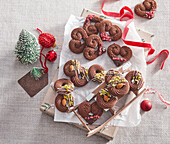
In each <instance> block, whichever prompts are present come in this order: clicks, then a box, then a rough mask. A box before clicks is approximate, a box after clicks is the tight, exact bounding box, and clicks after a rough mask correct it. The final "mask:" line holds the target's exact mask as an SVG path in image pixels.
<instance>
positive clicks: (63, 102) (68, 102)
mask: <svg viewBox="0 0 170 144" xmlns="http://www.w3.org/2000/svg"><path fill="white" fill-rule="evenodd" d="M73 104H74V101H73V96H72V95H71V93H69V94H65V95H63V94H58V95H57V97H56V98H55V106H56V108H57V109H58V110H59V111H60V112H66V111H67V110H68V107H72V106H73Z"/></svg>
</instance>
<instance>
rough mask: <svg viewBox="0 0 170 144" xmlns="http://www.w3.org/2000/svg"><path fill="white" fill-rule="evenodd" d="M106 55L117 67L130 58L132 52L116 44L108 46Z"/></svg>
mask: <svg viewBox="0 0 170 144" xmlns="http://www.w3.org/2000/svg"><path fill="white" fill-rule="evenodd" d="M107 53H108V55H109V57H110V58H111V59H112V60H113V62H114V63H115V65H116V66H117V67H118V66H121V65H122V64H123V63H125V62H127V61H128V60H130V58H131V57H132V50H131V49H130V48H129V47H127V46H122V47H120V46H119V45H118V44H112V45H110V46H109V47H108V49H107Z"/></svg>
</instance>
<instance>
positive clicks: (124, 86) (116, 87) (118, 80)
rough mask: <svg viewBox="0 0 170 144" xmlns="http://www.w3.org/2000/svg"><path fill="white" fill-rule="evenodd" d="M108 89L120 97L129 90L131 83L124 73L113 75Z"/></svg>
mask: <svg viewBox="0 0 170 144" xmlns="http://www.w3.org/2000/svg"><path fill="white" fill-rule="evenodd" d="M107 88H108V91H109V93H110V94H111V95H114V96H117V97H118V99H120V98H121V97H123V96H125V95H126V94H127V93H128V92H129V89H130V87H129V83H128V81H127V80H126V79H125V78H124V77H123V75H120V76H113V77H112V78H111V79H110V81H109V83H108V85H107Z"/></svg>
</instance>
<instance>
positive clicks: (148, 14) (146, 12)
mask: <svg viewBox="0 0 170 144" xmlns="http://www.w3.org/2000/svg"><path fill="white" fill-rule="evenodd" d="M156 8H157V3H156V1H155V0H145V1H144V2H143V3H142V4H137V5H136V6H135V9H134V11H135V13H136V15H138V16H140V17H144V18H148V19H152V18H153V17H154V13H155V11H156Z"/></svg>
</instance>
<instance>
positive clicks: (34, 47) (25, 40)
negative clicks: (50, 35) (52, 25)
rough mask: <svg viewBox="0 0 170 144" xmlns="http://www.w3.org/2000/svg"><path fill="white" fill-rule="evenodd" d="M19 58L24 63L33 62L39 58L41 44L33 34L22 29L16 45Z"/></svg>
mask: <svg viewBox="0 0 170 144" xmlns="http://www.w3.org/2000/svg"><path fill="white" fill-rule="evenodd" d="M15 54H16V57H17V59H18V60H19V61H20V62H21V63H23V64H32V63H34V62H36V61H37V59H39V56H40V46H39V44H38V42H37V40H36V38H35V36H34V35H33V34H31V33H30V32H28V31H26V30H24V29H23V30H22V31H21V33H20V35H19V40H18V42H17V44H16V46H15Z"/></svg>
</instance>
